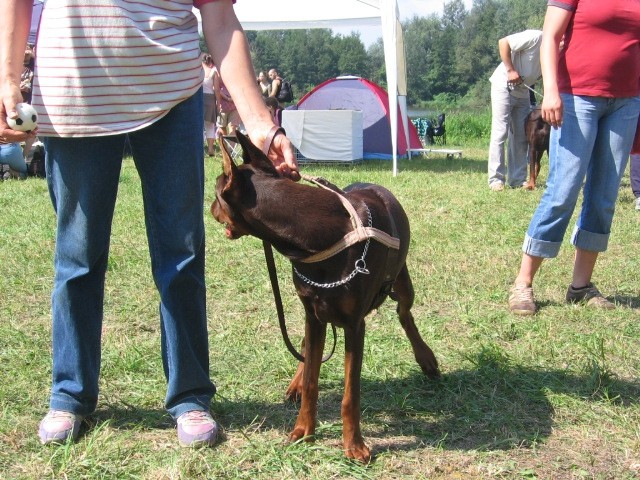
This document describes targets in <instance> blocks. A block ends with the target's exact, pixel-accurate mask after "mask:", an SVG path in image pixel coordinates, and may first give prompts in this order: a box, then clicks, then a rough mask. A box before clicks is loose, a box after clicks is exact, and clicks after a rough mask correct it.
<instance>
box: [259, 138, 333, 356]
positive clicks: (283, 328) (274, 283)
mask: <svg viewBox="0 0 640 480" xmlns="http://www.w3.org/2000/svg"><path fill="white" fill-rule="evenodd" d="M278 133H282V134H283V135H286V132H285V131H284V128H282V127H278V126H273V127H272V128H271V130H270V131H269V133H268V134H267V136H266V138H265V142H264V145H263V146H262V152H263V153H264V154H265V155H267V154H268V153H269V149H270V148H271V144H272V143H273V139H274V138H275V136H276V135H277V134H278ZM262 247H263V248H264V258H265V260H266V261H267V269H268V270H269V280H270V281H271V290H272V291H273V299H274V301H275V303H276V311H277V312H278V323H279V325H280V332H281V333H282V339H283V340H284V344H285V345H286V346H287V349H288V350H289V353H291V355H293V356H294V358H295V359H296V360H298V361H300V362H302V363H304V356H303V355H302V354H301V353H300V352H298V350H296V348H295V347H294V346H293V344H292V343H291V339H290V338H289V334H288V333H287V323H286V320H285V318H284V308H283V307H282V297H281V296H280V286H279V285H278V274H277V272H276V262H275V260H274V259H273V248H272V247H271V244H270V243H269V242H267V241H266V240H263V241H262ZM331 330H333V346H332V347H331V351H330V352H329V353H328V354H327V355H326V356H324V357H323V358H322V363H324V362H326V361H327V360H329V359H330V358H331V357H332V356H333V352H335V350H336V326H335V325H334V324H333V323H332V324H331Z"/></svg>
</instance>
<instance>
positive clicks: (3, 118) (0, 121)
mask: <svg viewBox="0 0 640 480" xmlns="http://www.w3.org/2000/svg"><path fill="white" fill-rule="evenodd" d="M1 93H2V95H1V100H2V101H0V139H1V140H2V141H4V142H9V143H15V142H25V141H27V140H28V139H32V138H35V137H36V134H37V133H38V129H37V128H36V129H35V130H32V131H31V132H30V133H27V132H21V131H18V130H13V129H11V128H9V125H7V117H9V118H18V112H17V110H16V105H17V104H18V103H20V102H22V94H21V93H20V89H19V88H14V87H12V86H10V85H9V86H5V87H4V88H3V89H2V92H1ZM7 112H9V114H8V115H7Z"/></svg>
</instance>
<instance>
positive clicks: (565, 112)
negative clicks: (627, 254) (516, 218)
mask: <svg viewBox="0 0 640 480" xmlns="http://www.w3.org/2000/svg"><path fill="white" fill-rule="evenodd" d="M542 31H543V34H542V45H541V47H540V48H541V51H540V53H541V66H542V78H543V81H544V100H543V102H542V116H543V118H544V120H545V121H546V122H547V123H549V124H551V126H552V127H553V128H552V130H551V140H550V148H549V177H548V179H547V189H546V191H545V193H544V195H543V197H542V199H541V200H540V204H539V205H538V208H537V209H536V211H535V213H534V215H533V218H532V219H531V223H530V224H529V229H528V230H527V233H526V235H525V240H524V244H523V247H522V250H523V256H522V261H521V265H520V271H519V272H518V276H517V278H516V280H515V283H514V285H513V287H512V288H511V290H510V295H509V309H510V310H511V312H512V313H515V314H518V315H533V314H534V313H535V311H536V305H535V301H534V297H533V286H532V285H533V279H534V276H535V274H536V272H537V271H538V269H539V268H540V265H541V264H542V261H543V260H544V259H545V258H553V257H556V256H557V255H558V252H559V250H560V245H561V243H562V240H563V237H564V234H565V232H566V229H567V227H568V225H569V221H570V220H571V216H572V214H573V212H574V209H575V206H576V203H577V200H578V197H579V194H580V192H581V191H582V192H583V202H582V207H581V210H580V215H579V217H578V220H577V222H576V227H575V229H574V231H573V235H572V236H571V243H572V244H573V245H574V247H575V249H576V253H575V259H574V265H573V277H572V281H571V284H570V285H569V288H568V290H567V294H566V297H565V298H566V301H567V302H570V303H582V304H586V305H588V306H590V307H596V308H615V305H614V304H613V303H611V302H610V301H609V300H607V299H606V298H605V297H604V296H603V295H602V294H601V293H600V291H599V290H598V289H597V288H596V287H595V286H594V285H593V283H592V282H591V276H592V274H593V270H594V267H595V264H596V259H597V258H598V254H599V253H600V252H604V251H605V250H606V249H607V244H608V241H609V234H610V232H611V222H612V219H613V213H614V210H615V203H616V199H617V196H618V189H619V186H620V180H621V179H622V175H623V174H624V171H625V168H626V164H627V159H628V158H629V151H630V150H631V144H632V142H633V136H634V133H635V129H636V123H637V119H638V112H639V111H640V97H638V95H639V94H640V81H639V79H640V2H639V1H629V0H609V1H607V2H600V1H597V0H549V2H548V6H547V13H546V16H545V21H544V27H543V30H542ZM563 40H564V48H563V49H562V50H561V51H560V49H559V46H560V42H562V41H563ZM583 185H584V187H583Z"/></svg>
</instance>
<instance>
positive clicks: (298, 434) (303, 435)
mask: <svg viewBox="0 0 640 480" xmlns="http://www.w3.org/2000/svg"><path fill="white" fill-rule="evenodd" d="M313 434H314V432H313V431H310V430H307V429H305V428H304V427H302V426H297V425H296V427H295V428H294V429H293V431H292V432H291V433H290V434H289V439H288V440H289V442H290V443H294V442H297V441H298V440H301V439H304V441H305V442H313V441H314V440H315V438H314V436H313Z"/></svg>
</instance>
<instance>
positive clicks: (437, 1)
mask: <svg viewBox="0 0 640 480" xmlns="http://www.w3.org/2000/svg"><path fill="white" fill-rule="evenodd" d="M265 3H267V4H268V2H265ZM472 3H473V1H472V0H464V5H465V8H466V9H467V10H470V9H471V5H472ZM444 4H445V0H398V10H400V20H401V21H404V20H408V19H410V18H413V17H414V16H418V17H427V16H429V15H431V14H432V13H438V14H441V13H442V8H443V6H444ZM353 31H356V32H359V33H360V39H361V40H362V43H364V45H365V47H368V46H369V45H371V44H372V43H374V42H375V41H376V40H377V39H378V38H379V37H381V36H382V32H381V30H380V28H379V27H360V28H359V29H357V30H356V29H353V28H340V29H334V30H333V32H334V33H340V34H342V35H349V34H350V33H351V32H353Z"/></svg>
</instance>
